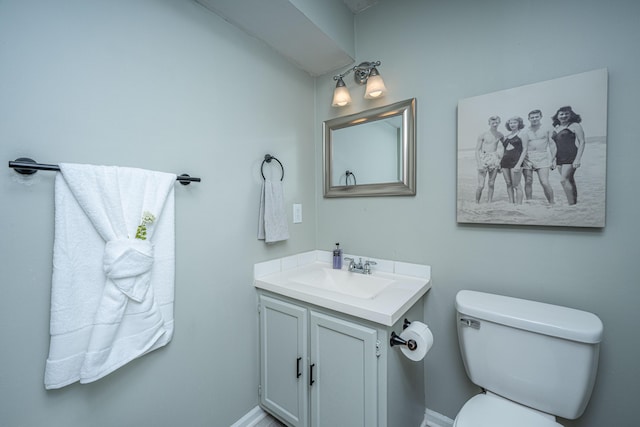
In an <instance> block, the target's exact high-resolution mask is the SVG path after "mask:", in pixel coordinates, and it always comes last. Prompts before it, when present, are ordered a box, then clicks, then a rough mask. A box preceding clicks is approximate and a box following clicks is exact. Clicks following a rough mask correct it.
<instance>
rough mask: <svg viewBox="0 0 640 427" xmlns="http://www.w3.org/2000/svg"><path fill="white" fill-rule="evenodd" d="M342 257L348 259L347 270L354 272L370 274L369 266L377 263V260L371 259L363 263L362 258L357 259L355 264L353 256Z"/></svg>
mask: <svg viewBox="0 0 640 427" xmlns="http://www.w3.org/2000/svg"><path fill="white" fill-rule="evenodd" d="M344 259H345V261H349V267H348V268H349V271H351V272H354V273H362V274H371V266H372V265H376V264H377V262H375V261H371V260H367V261H365V262H364V264H363V263H362V258H360V259H359V261H358V263H357V264H356V262H355V260H354V259H353V258H349V257H344Z"/></svg>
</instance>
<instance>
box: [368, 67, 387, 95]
mask: <svg viewBox="0 0 640 427" xmlns="http://www.w3.org/2000/svg"><path fill="white" fill-rule="evenodd" d="M386 92H387V88H386V87H385V85H384V81H383V80H382V77H380V73H378V70H377V69H376V68H375V67H374V68H372V69H371V74H369V78H368V79H367V87H366V89H365V92H364V97H365V98H366V99H374V98H380V97H381V96H384V94H385V93H386Z"/></svg>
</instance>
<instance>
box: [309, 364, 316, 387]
mask: <svg viewBox="0 0 640 427" xmlns="http://www.w3.org/2000/svg"><path fill="white" fill-rule="evenodd" d="M314 366H316V364H315V363H312V364H311V366H309V386H312V385H313V383H314V382H315V381H314V380H313V367H314Z"/></svg>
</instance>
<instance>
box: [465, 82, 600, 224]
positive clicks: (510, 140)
mask: <svg viewBox="0 0 640 427" xmlns="http://www.w3.org/2000/svg"><path fill="white" fill-rule="evenodd" d="M606 159H607V70H606V69H601V70H595V71H589V72H585V73H580V74H575V75H572V76H568V77H562V78H558V79H554V80H549V81H545V82H541V83H535V84H531V85H526V86H521V87H517V88H513V89H507V90H502V91H499V92H494V93H490V94H487V95H481V96H476V97H472V98H466V99H462V100H460V101H459V102H458V170H457V173H458V184H457V187H458V188H457V205H458V206H457V220H458V223H475V224H515V225H543V226H563V227H597V228H601V227H604V225H605V200H606V197H605V196H606V166H607V161H606Z"/></svg>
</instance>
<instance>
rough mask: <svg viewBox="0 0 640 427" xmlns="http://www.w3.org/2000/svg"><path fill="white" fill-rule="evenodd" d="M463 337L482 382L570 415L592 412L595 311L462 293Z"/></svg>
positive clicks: (468, 361) (472, 371)
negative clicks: (590, 409)
mask: <svg viewBox="0 0 640 427" xmlns="http://www.w3.org/2000/svg"><path fill="white" fill-rule="evenodd" d="M456 312H457V319H456V321H457V324H458V341H459V344H460V351H461V354H462V359H463V361H464V366H465V369H466V371H467V375H468V376H469V378H470V379H471V381H473V383H474V384H476V385H478V386H480V387H483V388H484V389H486V390H489V391H491V392H493V393H495V394H498V395H500V396H502V397H505V398H507V399H510V400H513V401H516V402H518V403H521V404H523V405H526V406H529V407H531V408H534V409H537V410H539V411H542V412H546V413H549V414H552V415H556V416H560V417H563V418H568V419H575V418H578V417H579V416H580V415H582V413H583V412H584V410H585V408H586V406H587V403H588V402H589V398H590V397H591V391H592V390H593V385H594V382H595V378H596V371H597V368H598V354H599V351H600V341H601V340H602V330H603V327H602V322H601V321H600V319H599V318H598V316H596V315H595V314H592V313H588V312H585V311H580V310H574V309H571V308H567V307H560V306H557V305H551V304H544V303H539V302H534V301H528V300H523V299H518V298H511V297H505V296H501V295H493V294H487V293H483V292H475V291H460V292H458V294H457V295H456Z"/></svg>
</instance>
